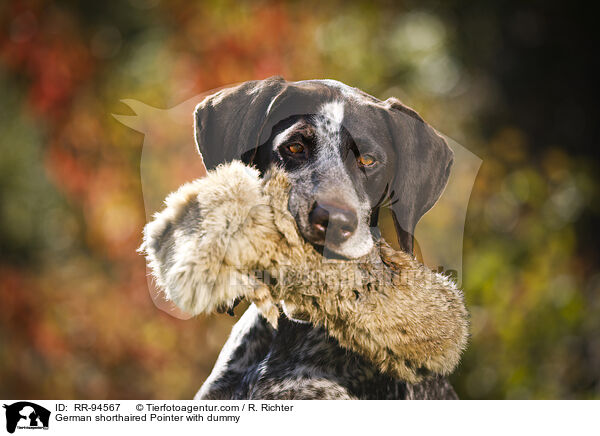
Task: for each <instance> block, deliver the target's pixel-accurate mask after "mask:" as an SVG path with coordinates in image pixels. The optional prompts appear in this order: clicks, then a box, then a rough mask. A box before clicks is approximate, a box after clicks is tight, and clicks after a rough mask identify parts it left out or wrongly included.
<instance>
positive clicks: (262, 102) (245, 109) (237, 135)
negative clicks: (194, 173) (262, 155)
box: [194, 77, 286, 170]
mask: <svg viewBox="0 0 600 436" xmlns="http://www.w3.org/2000/svg"><path fill="white" fill-rule="evenodd" d="M285 86H286V81H285V80H284V79H283V78H281V77H270V78H268V79H265V80H254V81H250V82H244V83H242V84H241V85H238V86H235V87H232V88H225V89H222V90H220V91H218V92H217V93H215V94H212V95H210V96H208V97H206V98H205V99H204V100H202V102H200V103H199V104H198V106H196V110H195V111H194V132H195V137H196V145H197V147H198V150H199V151H200V154H202V158H203V160H204V165H205V166H206V168H207V169H209V170H210V169H213V168H215V167H216V166H217V165H219V164H220V163H224V162H229V161H231V160H233V159H240V158H241V157H242V155H243V154H244V153H246V152H248V151H250V150H253V149H255V148H256V147H257V146H258V140H259V137H260V134H261V132H262V128H263V126H264V124H265V121H266V119H267V113H268V112H269V107H270V105H271V103H272V102H273V100H274V99H275V98H276V97H277V95H278V94H279V92H280V91H281V90H282V89H284V88H285Z"/></svg>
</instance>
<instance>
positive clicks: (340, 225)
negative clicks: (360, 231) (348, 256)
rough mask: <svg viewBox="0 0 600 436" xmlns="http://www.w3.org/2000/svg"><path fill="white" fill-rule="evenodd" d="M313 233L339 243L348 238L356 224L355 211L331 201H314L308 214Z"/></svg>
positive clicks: (323, 238)
mask: <svg viewBox="0 0 600 436" xmlns="http://www.w3.org/2000/svg"><path fill="white" fill-rule="evenodd" d="M308 219H309V222H310V225H311V227H312V229H313V232H314V235H315V236H316V237H317V238H318V239H320V240H323V241H324V240H325V238H326V237H325V235H327V241H331V242H333V243H335V244H340V243H342V242H344V241H346V240H348V239H349V238H350V236H352V234H353V233H354V231H355V230H356V227H357V226H358V217H357V216H356V212H355V211H354V210H351V209H347V208H344V207H341V206H337V205H334V204H331V203H315V205H314V206H313V208H312V210H311V211H310V213H309V215H308Z"/></svg>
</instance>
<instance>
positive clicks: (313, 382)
mask: <svg viewBox="0 0 600 436" xmlns="http://www.w3.org/2000/svg"><path fill="white" fill-rule="evenodd" d="M194 120H195V139H196V144H197V146H198V150H199V152H200V153H201V155H202V158H203V160H204V164H205V166H206V168H207V169H209V170H210V169H214V168H215V167H216V166H217V165H219V164H221V163H224V162H229V161H231V160H233V159H241V160H242V161H243V162H244V163H246V164H250V165H254V166H255V167H256V168H257V169H258V170H259V171H260V173H261V174H265V173H266V172H267V171H268V170H269V168H271V167H272V166H278V167H280V168H283V169H284V170H285V171H286V173H287V176H288V179H289V180H290V183H291V188H290V193H289V195H290V199H289V204H288V208H289V211H290V212H291V214H292V216H293V217H294V219H295V221H296V224H297V226H298V229H299V231H300V233H301V235H302V236H303V237H304V238H305V239H306V240H307V241H308V242H310V243H311V244H313V246H314V247H315V248H316V249H317V250H319V251H320V252H321V253H322V254H323V255H324V256H327V257H332V258H341V259H357V258H359V257H361V256H363V255H365V254H366V253H368V252H369V251H370V250H371V249H372V247H373V244H374V243H375V241H377V240H378V238H380V237H381V235H380V232H379V229H378V227H377V224H378V216H379V210H380V208H381V207H385V206H389V207H390V208H391V210H392V216H393V220H394V224H395V228H396V232H397V235H398V242H399V244H400V247H401V248H402V249H403V250H404V251H406V252H409V253H411V252H412V251H413V234H414V230H415V226H416V225H417V223H418V221H419V219H420V218H421V217H422V216H423V215H424V214H425V213H426V212H427V211H428V210H429V209H430V208H431V207H432V206H433V205H434V204H435V202H436V201H437V199H438V198H439V197H440V195H441V193H442V191H443V189H444V187H445V185H446V183H447V180H448V177H449V174H450V169H451V166H452V162H453V154H452V151H451V150H450V148H449V147H448V145H447V144H446V142H445V141H444V139H443V138H442V137H441V136H440V135H438V134H437V133H436V132H435V130H434V129H433V128H431V127H430V126H429V125H428V124H427V123H426V122H424V121H423V119H422V118H421V117H420V116H419V115H418V114H417V113H416V112H415V111H413V110H412V109H410V108H408V107H407V106H405V105H403V104H402V103H401V102H400V101H399V100H397V99H395V98H390V99H387V100H385V101H381V100H378V99H376V98H375V97H372V96H370V95H368V94H366V93H365V92H363V91H360V90H358V89H356V88H352V87H349V86H347V85H345V84H343V83H341V82H338V81H334V80H306V81H299V82H287V81H285V80H284V79H283V78H281V77H272V78H269V79H265V80H259V81H250V82H245V83H243V84H241V85H238V86H235V87H231V88H226V89H223V90H221V91H219V92H217V93H215V94H213V95H211V96H209V97H207V98H205V99H204V100H203V101H202V102H201V103H200V104H198V106H197V107H196V110H195V112H194ZM195 398H197V399H455V398H457V396H456V393H455V392H454V390H453V388H452V386H451V385H450V383H449V382H448V381H447V379H445V378H443V377H440V376H432V377H431V378H429V379H427V380H425V381H424V382H422V383H419V384H410V383H406V382H405V381H402V380H395V379H392V378H391V377H390V376H388V375H386V374H382V373H380V372H379V371H378V370H376V369H375V367H374V366H373V365H372V364H371V363H369V362H367V361H365V360H364V359H363V358H362V357H361V356H360V355H357V354H355V353H352V352H350V351H348V350H347V349H344V348H342V347H341V346H340V345H339V344H338V343H337V342H336V341H335V340H334V339H333V338H331V337H329V336H328V335H327V333H326V332H325V330H324V329H323V328H321V327H318V326H313V325H311V324H307V323H305V322H302V321H301V320H296V319H293V318H292V317H291V316H288V315H285V314H283V315H281V317H280V319H279V320H278V329H277V330H275V329H274V328H273V327H272V326H271V325H270V324H269V323H267V322H266V320H265V319H264V318H263V317H262V316H261V315H260V314H259V313H258V311H257V309H256V307H254V306H250V308H249V309H248V310H247V311H246V313H244V315H243V316H242V318H241V319H240V321H239V322H238V323H237V324H236V325H235V326H234V328H233V330H232V333H231V335H230V337H229V339H228V341H227V343H226V344H225V346H224V348H223V350H222V351H221V353H220V355H219V358H218V360H217V362H216V365H215V368H214V369H213V371H212V373H211V374H210V376H209V378H208V379H207V380H206V382H205V383H204V384H203V386H202V387H201V388H200V390H199V391H198V393H197V394H196V397H195Z"/></svg>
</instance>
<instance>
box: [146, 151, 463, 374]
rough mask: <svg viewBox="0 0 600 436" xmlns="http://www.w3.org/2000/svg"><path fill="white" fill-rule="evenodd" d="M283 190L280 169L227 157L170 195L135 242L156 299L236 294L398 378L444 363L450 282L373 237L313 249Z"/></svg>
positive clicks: (186, 303)
mask: <svg viewBox="0 0 600 436" xmlns="http://www.w3.org/2000/svg"><path fill="white" fill-rule="evenodd" d="M288 190H289V183H288V181H287V179H286V176H285V172H284V171H283V170H279V169H275V170H272V171H271V172H270V173H268V174H266V175H265V177H264V178H260V177H259V174H258V172H257V171H256V170H255V169H253V168H251V167H248V166H245V165H243V164H242V163H240V162H237V161H234V162H232V163H230V164H227V165H221V166H219V167H217V168H216V169H215V170H214V171H210V172H209V173H208V175H207V176H206V177H204V178H202V179H198V180H196V181H194V182H191V183H188V184H186V185H183V186H182V187H181V188H180V189H179V190H178V191H176V192H174V193H172V194H171V195H170V196H169V197H168V198H167V200H166V207H165V209H164V210H163V211H161V212H159V213H157V214H156V215H155V218H154V220H153V221H152V222H150V223H149V224H148V225H147V226H146V228H145V229H144V243H143V244H142V247H141V249H142V250H143V252H144V253H145V254H146V256H147V260H148V263H149V265H150V268H151V270H152V273H153V275H154V277H155V279H156V281H157V283H158V285H159V286H160V287H161V288H162V289H163V290H164V292H165V296H166V298H167V299H169V300H172V301H173V302H174V303H175V304H176V305H177V306H178V307H179V308H181V309H182V310H184V311H186V312H188V313H192V314H194V315H197V314H200V313H210V312H213V311H217V310H220V309H221V310H222V309H223V308H227V307H232V306H233V305H234V304H235V302H236V301H238V300H239V299H241V298H246V299H248V300H249V301H251V302H253V303H255V304H256V306H257V307H258V309H259V311H260V312H261V314H262V315H263V316H264V317H265V318H266V319H267V320H268V321H269V322H270V323H271V324H272V325H273V326H274V327H276V325H277V319H278V317H279V312H280V309H281V310H283V311H284V312H285V313H286V315H288V317H290V318H292V319H297V320H303V321H307V322H310V323H313V324H315V325H322V326H324V327H325V329H326V330H327V332H328V334H329V335H330V336H332V337H333V338H335V339H336V340H337V341H338V342H339V344H340V345H341V346H342V347H345V348H348V349H350V350H352V351H354V352H356V353H358V354H360V355H362V356H363V357H365V358H366V359H368V360H370V361H371V362H373V363H374V364H375V365H376V366H377V367H378V368H379V369H380V370H381V371H382V372H383V373H387V374H390V375H391V376H393V377H396V378H399V379H402V380H405V381H407V382H411V383H415V382H419V381H421V380H422V379H423V378H424V377H425V376H427V375H428V374H432V373H433V374H449V373H450V372H452V371H453V370H454V368H455V367H456V365H457V364H458V362H459V359H460V355H461V353H462V351H463V350H464V348H465V346H466V342H467V337H468V321H467V318H468V315H467V311H466V309H465V305H464V301H463V296H462V293H461V292H460V291H459V290H458V289H457V288H456V286H455V285H454V283H453V282H452V281H451V280H449V279H448V278H447V277H445V276H443V275H441V274H437V273H434V272H432V271H430V270H429V269H427V268H426V267H425V266H423V265H422V264H420V263H419V262H418V261H416V260H415V259H414V258H413V257H412V256H411V255H409V254H407V253H404V252H401V251H396V250H393V249H392V248H391V247H389V246H388V245H387V244H386V243H385V241H383V240H380V241H378V242H377V243H376V245H375V247H374V249H373V250H372V251H371V252H370V253H369V254H368V255H366V256H364V257H362V258H360V259H355V260H338V259H329V258H326V257H324V256H322V255H321V254H320V253H319V252H318V251H317V250H316V249H315V248H314V247H313V246H312V245H311V244H310V243H308V242H306V241H305V240H304V239H303V238H302V236H301V235H300V234H299V232H298V229H297V226H296V223H295V220H294V218H293V217H292V216H291V214H290V213H289V212H288V208H287V204H288Z"/></svg>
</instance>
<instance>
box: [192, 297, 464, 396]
mask: <svg viewBox="0 0 600 436" xmlns="http://www.w3.org/2000/svg"><path fill="white" fill-rule="evenodd" d="M300 381H302V382H301V383H299V382H300ZM288 382H289V383H288ZM290 386H297V387H298V390H297V391H294V390H293V389H294V388H290ZM283 389H287V390H288V393H287V395H288V398H289V399H301V398H308V397H305V396H306V395H312V397H310V398H313V397H317V398H322V399H341V398H358V399H426V398H431V399H454V398H456V394H455V392H454V390H453V389H452V386H451V385H450V384H449V383H448V381H447V380H446V379H444V378H437V377H434V378H431V379H428V380H426V381H424V382H422V383H419V384H414V385H413V384H408V383H405V382H403V381H401V380H394V379H392V378H391V377H388V376H386V375H384V374H381V373H380V372H379V371H377V369H375V367H374V366H373V365H372V364H370V363H369V362H366V361H365V360H364V359H363V358H361V357H360V356H359V355H357V354H355V353H353V352H351V351H348V350H346V349H344V348H342V347H340V346H339V344H338V343H337V341H336V340H335V339H333V338H331V337H330V336H329V335H328V334H327V332H326V331H325V330H324V329H323V328H320V327H315V326H312V325H310V324H305V323H299V322H295V321H291V320H289V319H288V318H287V317H286V316H285V315H282V316H281V317H280V319H279V326H278V329H277V330H274V329H273V328H272V327H271V326H270V325H269V324H268V323H267V322H266V320H265V319H264V318H263V317H262V316H261V315H259V314H258V311H257V310H256V308H255V307H254V306H251V307H250V308H249V309H248V310H247V311H246V313H245V314H244V315H243V316H242V318H241V319H240V321H238V323H237V324H236V325H235V326H234V328H233V330H232V332H231V335H230V337H229V339H228V341H227V343H226V344H225V346H224V347H223V350H222V352H221V355H220V356H219V359H218V361H217V363H216V365H215V368H214V370H213V372H212V374H211V375H210V377H209V378H208V379H207V381H206V382H205V383H204V385H203V386H202V388H201V389H200V391H199V392H198V394H197V395H196V398H197V399H232V398H239V399H248V398H250V399H251V398H261V399H268V398H275V397H276V398H280V399H281V398H282V390H283ZM321 391H322V392H323V396H320V394H319V393H320V392H321ZM284 395H285V394H284Z"/></svg>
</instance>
